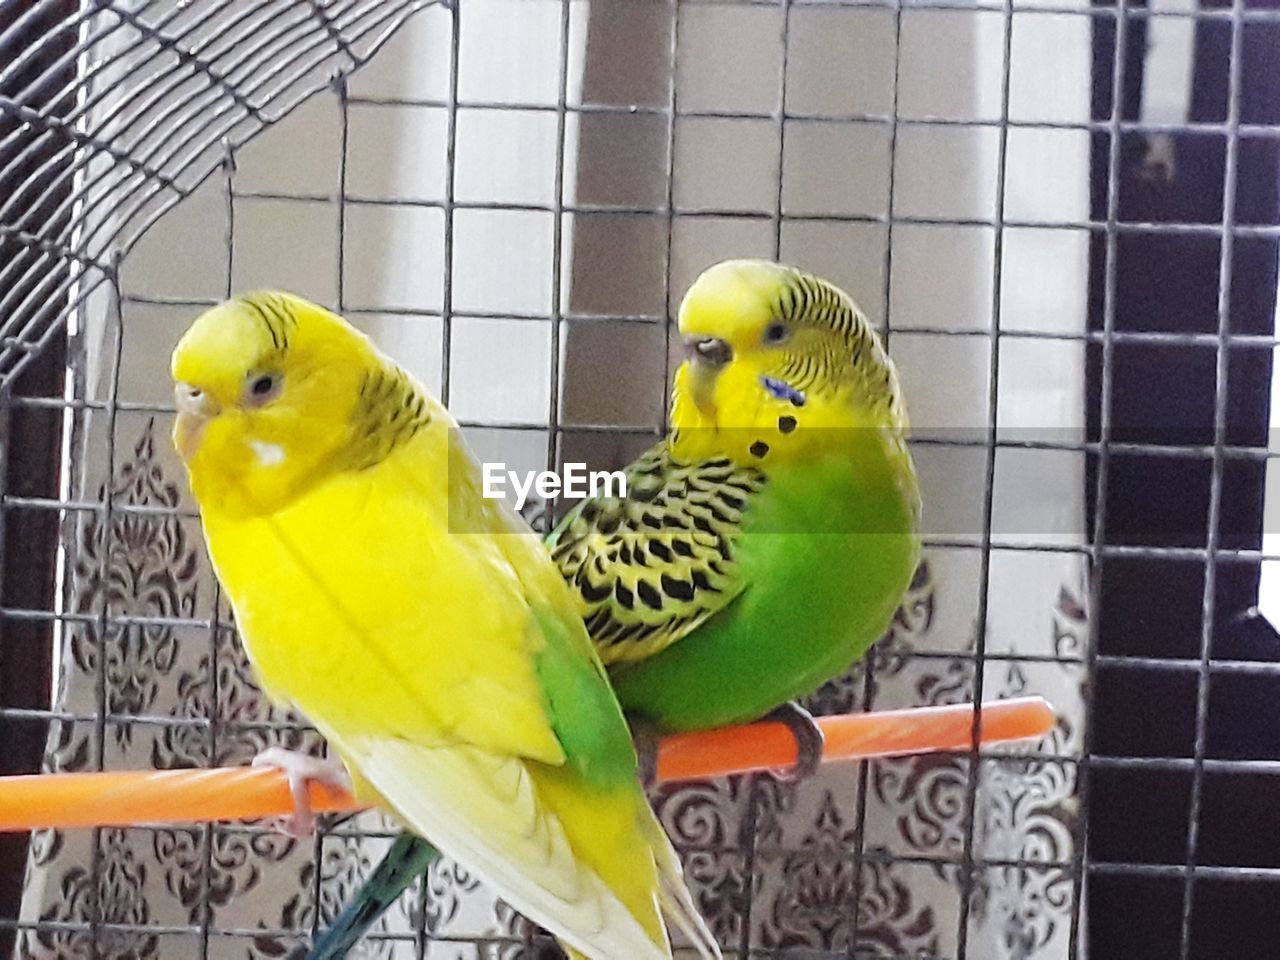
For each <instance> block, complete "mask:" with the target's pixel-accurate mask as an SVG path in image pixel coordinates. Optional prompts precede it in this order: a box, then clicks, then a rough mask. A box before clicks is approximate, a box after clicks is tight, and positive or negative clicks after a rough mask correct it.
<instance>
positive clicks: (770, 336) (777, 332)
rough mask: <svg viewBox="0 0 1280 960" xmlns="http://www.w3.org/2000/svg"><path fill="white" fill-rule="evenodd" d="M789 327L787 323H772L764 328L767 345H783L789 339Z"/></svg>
mask: <svg viewBox="0 0 1280 960" xmlns="http://www.w3.org/2000/svg"><path fill="white" fill-rule="evenodd" d="M788 332H789V331H788V330H787V325H786V324H785V323H771V324H769V326H767V327H765V328H764V342H765V343H781V342H782V341H783V340H785V339H787V333H788Z"/></svg>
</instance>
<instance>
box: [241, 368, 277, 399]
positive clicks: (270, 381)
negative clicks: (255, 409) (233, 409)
mask: <svg viewBox="0 0 1280 960" xmlns="http://www.w3.org/2000/svg"><path fill="white" fill-rule="evenodd" d="M281 379H282V377H281V376H280V375H279V374H276V373H264V374H261V375H260V376H257V377H254V378H253V380H251V381H250V382H249V391H248V397H247V399H248V401H249V402H250V403H252V404H254V405H257V406H261V405H262V404H264V403H266V402H267V401H269V400H273V399H275V396H276V394H278V393H279V392H280V381H281Z"/></svg>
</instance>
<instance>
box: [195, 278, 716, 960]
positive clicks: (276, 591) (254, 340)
mask: <svg viewBox="0 0 1280 960" xmlns="http://www.w3.org/2000/svg"><path fill="white" fill-rule="evenodd" d="M173 376H174V379H175V381H176V382H177V386H176V397H177V404H178V410H179V413H178V418H177V421H176V424H175V428H174V439H175V443H176V445H177V447H178V449H179V450H180V452H181V454H182V456H183V459H184V461H185V462H186V465H187V470H188V473H189V477H190V481H191V488H192V490H193V492H194V494H195V497H196V500H197V501H198V503H199V506H200V515H201V520H202V522H203V525H204V530H205V535H206V538H207V540H208V544H209V551H210V554H211V557H212V559H213V563H214V567H215V569H216V571H217V574H218V577H219V579H220V580H221V582H222V584H223V586H224V587H225V589H226V592H227V594H228V596H229V598H230V600H231V603H232V606H233V608H234V610H235V614H236V619H237V623H238V626H239V629H240V633H241V636H242V638H243V639H244V642H245V646H246V649H247V652H248V654H249V657H250V659H251V660H252V662H253V664H254V667H255V669H256V671H257V673H258V676H259V678H260V680H261V683H262V685H263V687H264V688H265V689H266V690H267V692H268V693H269V694H270V695H271V696H272V697H273V699H275V700H277V701H280V702H282V703H289V704H292V705H294V706H296V707H297V708H299V709H300V710H301V711H302V712H304V713H305V714H306V715H307V717H308V718H309V719H310V720H311V721H312V722H313V723H314V724H315V726H316V727H317V728H318V729H319V730H320V732H321V733H322V734H323V735H324V736H325V738H326V739H327V741H328V743H329V745H330V746H331V747H332V748H333V749H334V750H335V751H336V752H337V753H338V754H339V755H340V756H341V758H342V760H343V761H344V763H345V766H346V769H347V771H348V772H349V773H350V776H351V779H352V782H353V784H354V787H355V789H356V792H357V794H358V795H361V796H363V797H364V798H366V799H368V800H370V801H373V802H377V803H379V804H380V805H382V806H384V807H386V808H388V809H390V810H392V811H394V812H395V813H396V814H397V815H398V816H399V817H400V818H401V819H403V821H404V822H405V823H406V824H408V826H409V827H410V828H411V829H412V830H413V831H415V832H417V833H420V834H422V835H424V836H427V837H430V839H431V842H432V843H434V844H436V845H437V846H438V847H439V848H440V849H441V850H443V851H444V852H445V853H447V854H448V855H449V856H451V857H453V858H454V859H456V860H457V861H458V862H459V863H461V864H462V865H464V866H465V867H466V868H467V869H468V870H469V871H471V872H473V873H474V874H475V875H476V876H478V877H480V878H481V879H483V880H484V881H486V882H487V883H488V884H490V885H491V886H492V887H493V888H494V889H495V890H496V891H497V892H498V893H499V894H500V895H501V896H502V897H503V898H504V899H505V900H506V901H507V902H509V903H510V904H512V905H513V906H514V907H515V908H516V909H518V910H519V911H520V912H522V913H524V914H525V915H527V916H528V917H530V918H532V919H533V920H535V921H536V922H538V923H539V924H542V925H543V926H545V927H546V928H547V929H549V930H550V931H552V932H553V933H554V934H555V935H556V936H557V937H558V938H559V939H560V940H561V941H562V942H563V943H564V944H565V945H566V947H568V948H569V949H570V951H571V952H574V951H576V952H577V953H578V954H581V955H583V956H586V957H589V958H596V960H639V958H651V960H660V958H669V957H670V956H671V950H670V946H669V943H668V939H667V932H666V928H665V926H664V922H663V915H664V914H665V915H666V916H667V917H668V918H670V919H672V920H673V921H674V922H676V923H677V924H678V925H679V926H680V927H681V928H682V929H684V930H685V932H686V933H687V934H688V935H690V936H691V937H692V938H693V940H694V942H695V943H696V944H697V945H698V947H699V949H700V951H701V953H702V954H703V955H704V956H715V955H717V953H718V951H717V949H716V946H715V943H714V940H713V938H712V937H711V935H710V933H709V932H708V931H707V929H706V927H705V925H704V924H703V922H702V920H701V918H700V917H699V916H698V913H697V910H696V908H695V907H694V906H693V902H692V899H691V897H690V895H689V892H688V890H687V888H686V887H685V884H684V881H683V879H682V876H681V872H680V866H679V862H678V859H677V857H676V854H675V851H674V850H673V849H672V847H671V844H670V842H669V841H668V840H667V838H666V836H665V834H664V833H663V831H662V828H661V827H660V825H659V824H658V822H657V820H656V818H655V817H654V815H653V813H652V811H651V810H650V809H649V806H648V804H647V803H646V801H645V798H644V794H643V792H642V791H641V788H640V785H639V783H638V781H637V778H636V756H635V752H634V749H633V747H632V743H631V739H630V737H629V735H628V730H627V726H626V723H625V721H624V719H623V715H622V712H621V710H620V709H619V707H618V703H617V701H616V699H615V698H614V696H613V694H612V693H611V692H610V689H609V685H608V683H607V681H606V678H605V674H604V671H603V669H602V668H601V665H600V661H599V660H598V658H597V657H596V655H595V653H594V651H593V649H592V647H591V643H590V641H589V639H588V637H587V634H586V631H585V629H584V628H583V624H582V619H581V616H580V614H579V611H578V608H577V605H576V600H575V598H574V596H573V595H572V593H571V592H570V591H569V589H568V588H567V587H566V585H565V583H564V581H563V580H562V579H561V577H560V576H559V575H558V573H557V571H556V568H555V566H554V565H553V564H552V563H551V561H550V560H549V559H548V557H547V554H546V552H545V550H544V549H543V548H542V545H541V544H540V542H539V541H538V540H537V538H536V537H535V536H534V535H533V534H532V532H531V531H530V530H529V529H528V527H527V526H526V525H525V524H524V523H523V521H521V520H520V519H519V518H518V517H517V516H516V515H515V514H514V513H512V512H511V511H510V510H509V509H508V508H507V507H506V506H505V505H504V504H503V503H501V501H497V500H486V499H484V498H483V497H482V496H481V492H480V490H481V487H480V479H479V471H478V468H477V465H476V464H475V462H474V460H473V458H472V457H471V454H470V453H469V451H468V450H467V449H466V447H465V445H464V444H463V443H462V441H461V440H460V438H459V435H458V433H457V428H456V425H455V423H454V421H453V419H452V418H451V417H450V416H449V414H448V412H447V411H446V410H445V409H444V408H443V407H442V406H440V404H439V403H437V402H436V401H435V400H434V399H433V398H431V397H430V396H429V395H428V394H427V393H426V392H425V390H424V389H423V388H422V387H421V386H420V385H418V384H417V383H416V382H414V380H413V379H412V378H411V377H409V376H408V375H407V374H405V373H404V372H403V371H402V370H400V369H399V368H398V367H396V366H395V365H394V364H393V363H391V361H389V360H388V359H387V358H385V357H384V356H382V355H381V354H380V353H378V351H377V350H376V349H375V348H374V347H373V346H372V345H371V344H370V343H369V341H368V340H367V339H366V338H365V337H364V336H362V335H361V334H359V333H358V332H357V331H355V330H354V329H353V328H352V327H350V326H349V325H348V324H347V323H346V322H345V321H344V320H342V319H341V318H339V317H337V316H335V315H333V314H331V313H329V312H327V311H325V310H323V309H321V308H319V307H317V306H315V305H313V304H310V303H307V302H305V301H303V300H300V299H298V298H296V297H293V296H289V295H285V294H278V293H257V294H251V295H248V296H244V297H240V298H237V299H234V300H230V301H228V302H226V303H224V304H222V305H221V306H218V307H216V308H214V309H212V310H210V311H208V312H207V313H205V314H203V315H202V316H201V317H199V318H198V319H197V320H196V321H195V323H194V324H193V325H192V326H191V328H190V329H189V330H188V331H187V333H186V334H185V335H184V336H183V338H182V340H181V342H180V343H179V344H178V347H177V349H176V350H175V352H174V356H173ZM298 772H299V771H297V770H294V771H291V773H292V774H294V775H295V779H296V774H297V773H298Z"/></svg>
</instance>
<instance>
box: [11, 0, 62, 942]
mask: <svg viewBox="0 0 1280 960" xmlns="http://www.w3.org/2000/svg"><path fill="white" fill-rule="evenodd" d="M76 7H77V4H76V2H75V0H63V2H60V3H53V4H48V5H47V6H46V7H45V9H43V10H41V11H40V13H39V15H37V16H34V17H32V18H31V19H30V21H29V22H27V23H25V24H22V25H21V26H20V27H18V24H17V21H18V20H19V19H20V17H21V16H22V15H23V14H24V13H26V12H27V11H28V10H29V9H30V7H29V5H28V4H23V3H9V4H0V38H2V39H0V62H2V63H6V64H7V63H9V62H10V61H11V60H12V59H14V58H15V57H16V56H17V54H18V53H19V52H20V51H22V50H24V49H26V48H28V47H29V46H30V45H31V44H32V43H34V42H36V40H37V38H39V39H40V42H41V45H42V49H41V50H40V52H39V55H38V56H35V57H33V58H32V59H31V61H30V63H28V64H27V65H26V66H25V68H24V69H22V70H20V71H18V72H17V73H16V74H15V75H14V76H13V77H12V78H10V79H9V80H6V81H5V82H4V84H3V85H0V100H8V101H16V102H17V103H19V104H21V105H24V106H26V107H29V108H31V109H34V110H38V111H40V112H41V113H49V114H52V115H56V116H65V115H66V113H67V112H68V111H69V110H70V109H71V107H72V106H73V104H74V97H73V95H72V93H71V83H72V81H73V79H74V63H72V64H69V65H68V66H67V67H66V68H65V69H61V70H57V71H50V69H49V68H50V67H51V65H52V64H53V63H54V62H55V61H56V60H57V59H58V57H60V56H62V55H63V54H65V53H66V52H68V51H69V50H71V49H72V47H73V46H74V44H75V41H76V34H75V30H74V29H61V30H59V29H58V25H59V23H61V22H63V21H64V20H65V19H66V18H69V17H70V16H71V15H72V14H74V13H75V10H76ZM15 27H18V28H17V29H14V28H15ZM11 29H12V30H13V33H12V35H9V33H8V31H10V30H11ZM46 71H49V72H47V73H46ZM15 133H16V134H17V135H16V136H14V134H15ZM10 136H14V139H13V140H12V141H9V140H8V138H9V137H10ZM38 136H40V130H39V129H38V128H33V127H30V126H28V127H27V128H26V132H22V131H21V130H20V129H19V121H18V120H16V119H14V117H13V115H12V113H11V112H10V111H0V141H4V142H6V143H7V144H8V145H7V146H6V147H5V148H4V152H3V154H0V197H3V198H6V199H8V198H9V197H10V196H12V195H13V194H14V192H15V191H16V190H17V189H18V187H19V185H20V184H22V183H23V182H25V181H26V180H27V179H28V177H30V176H31V175H32V174H33V173H35V172H36V170H38V169H39V168H40V167H41V165H42V164H44V163H45V162H47V161H48V160H49V158H50V155H51V154H52V153H53V152H54V151H55V149H56V148H57V147H58V146H60V145H61V141H60V140H59V139H58V138H57V137H56V136H54V137H48V138H46V142H45V143H43V144H42V145H41V147H40V148H38V149H36V150H33V151H32V154H31V155H30V156H29V157H25V158H23V160H22V161H21V162H18V163H15V162H13V161H14V159H15V158H16V157H17V156H18V155H19V154H21V153H22V152H23V151H25V150H26V149H27V148H28V147H30V146H31V144H32V142H33V140H35V139H36V138H37V137H38ZM53 179H54V176H53V175H52V173H51V172H46V173H43V174H41V177H40V179H39V180H38V181H37V182H36V183H35V184H34V185H33V187H34V189H30V192H29V193H28V194H27V195H28V196H30V197H37V196H39V195H40V194H41V193H43V192H44V190H45V189H46V188H47V187H48V186H49V184H50V183H52V182H53ZM65 199H66V194H65V191H64V190H54V191H51V192H50V194H49V196H48V197H47V199H46V200H45V201H44V203H43V204H41V207H40V209H38V210H36V211H34V213H33V215H32V216H31V219H30V223H32V224H37V225H40V226H43V227H46V228H47V229H48V230H49V231H50V233H55V232H56V231H57V230H59V229H60V228H61V227H62V225H63V223H62V222H60V221H59V220H57V219H56V218H54V216H53V212H54V211H55V210H56V208H57V206H58V205H59V204H60V203H62V202H63V201H64V200H65ZM19 206H20V209H21V208H22V207H25V204H23V205H19ZM64 216H65V215H64ZM5 225H6V226H11V227H12V226H15V223H14V222H13V221H12V220H9V221H8V222H6V223H5ZM14 260H17V261H18V264H19V269H18V270H16V271H14V272H13V274H11V276H13V277H16V278H20V277H21V276H22V274H23V273H24V272H25V269H26V266H27V263H28V262H31V261H34V260H35V255H34V253H33V251H32V250H31V249H30V248H28V247H25V246H23V245H22V244H21V243H20V242H19V241H18V240H16V239H14V238H13V237H12V236H9V235H7V234H2V235H0V263H9V262H12V261H14ZM43 269H44V270H45V271H48V270H49V269H53V270H59V269H66V268H65V265H61V266H54V267H52V268H50V267H48V266H46V267H44V268H43ZM18 282H20V281H18ZM7 292H8V291H7V290H4V289H0V298H3V296H4V295H5V294H6V293H7ZM65 358H66V344H65V340H63V339H61V338H58V339H56V340H55V341H54V342H53V343H52V344H51V345H50V349H48V350H46V351H45V352H44V353H43V354H42V355H41V356H40V357H39V358H38V359H37V360H36V361H34V362H33V363H32V364H30V365H29V366H28V367H27V369H26V371H25V372H24V373H23V374H22V376H20V377H19V378H18V380H17V381H16V382H15V383H14V385H13V388H12V393H11V396H13V397H61V396H62V387H63V375H64V361H65ZM61 425H62V411H61V410H60V409H57V408H53V407H43V408H36V407H31V406H15V405H13V404H12V403H10V402H8V398H6V397H3V396H0V444H2V445H3V449H4V457H3V458H0V462H2V463H3V466H2V467H0V473H2V475H0V494H2V495H6V496H17V497H49V498H56V497H57V495H58V483H59V465H58V450H59V446H60V436H61ZM0 521H2V522H3V531H2V534H0V606H4V607H13V608H21V609H34V610H51V609H53V602H54V563H55V557H56V551H57V543H58V514H57V512H55V511H52V510H30V509H13V508H10V509H7V510H2V511H0ZM52 630H53V626H52V623H51V622H50V621H47V620H16V619H8V618H4V617H0V707H11V708H12V707H18V708H28V709H36V710H47V709H48V708H49V691H50V684H51V679H52V677H51V674H50V670H51V660H52V645H51V641H52ZM47 731H48V726H47V724H46V723H41V722H32V721H26V722H21V721H17V720H14V719H12V718H8V717H5V716H3V715H0V775H5V774H15V773H34V772H36V771H38V770H39V769H40V760H41V756H42V755H43V752H44V746H45V736H46V733H47ZM26 856H27V835H26V834H0V916H4V917H16V916H17V915H18V908H19V904H20V900H21V897H22V882H23V874H24V870H25V863H26ZM13 939H14V931H12V930H0V955H6V956H7V955H8V954H9V952H10V951H11V950H12V948H13Z"/></svg>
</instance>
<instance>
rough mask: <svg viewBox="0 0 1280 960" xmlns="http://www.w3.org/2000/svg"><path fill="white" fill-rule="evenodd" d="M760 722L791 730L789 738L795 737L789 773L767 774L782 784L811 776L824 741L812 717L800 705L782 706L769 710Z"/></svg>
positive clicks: (820, 755) (819, 757)
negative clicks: (778, 725) (793, 755)
mask: <svg viewBox="0 0 1280 960" xmlns="http://www.w3.org/2000/svg"><path fill="white" fill-rule="evenodd" d="M760 719H761V721H773V722H774V723H781V724H783V725H785V726H786V728H787V729H788V730H790V731H791V735H792V736H793V737H795V738H796V762H795V765H794V766H793V767H791V768H790V769H789V770H786V769H778V770H773V771H770V772H771V773H772V774H773V775H774V776H775V777H777V778H778V779H779V780H781V781H783V782H784V783H794V782H795V781H797V780H803V779H805V778H806V777H808V776H811V775H812V774H813V773H814V771H816V770H817V769H818V767H819V766H820V765H821V764H822V747H823V744H824V743H825V742H826V738H825V737H823V735H822V728H821V727H820V726H818V724H817V721H815V720H814V719H813V714H811V713H810V712H809V711H808V710H806V709H805V708H804V707H802V706H800V704H798V703H784V704H783V705H782V706H780V707H778V708H776V709H774V710H770V711H769V712H768V713H767V714H765V715H764V716H763V717H761V718H760Z"/></svg>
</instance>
